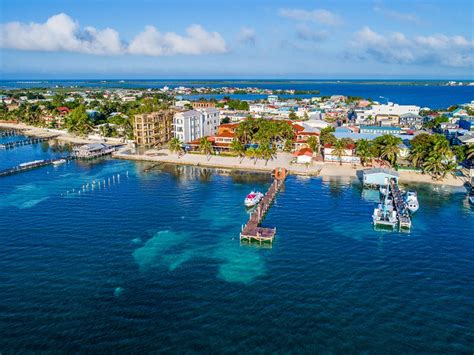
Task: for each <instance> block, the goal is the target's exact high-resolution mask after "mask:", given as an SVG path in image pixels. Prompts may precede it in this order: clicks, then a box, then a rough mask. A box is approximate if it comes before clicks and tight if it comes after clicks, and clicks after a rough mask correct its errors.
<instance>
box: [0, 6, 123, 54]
mask: <svg viewBox="0 0 474 355" xmlns="http://www.w3.org/2000/svg"><path fill="white" fill-rule="evenodd" d="M0 47H2V48H14V49H20V50H30V51H68V52H81V53H89V54H119V53H120V52H121V51H122V44H121V42H120V39H119V35H118V33H117V31H115V30H113V29H111V28H106V29H105V30H97V29H95V28H94V27H86V28H85V29H84V30H82V31H81V29H80V28H79V24H78V23H77V22H75V21H74V20H73V19H72V18H70V17H69V16H68V15H66V14H58V15H54V16H51V17H50V18H49V19H48V20H47V21H46V22H45V23H29V24H23V23H20V22H10V23H7V24H4V25H2V26H1V35H0Z"/></svg>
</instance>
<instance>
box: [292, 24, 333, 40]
mask: <svg viewBox="0 0 474 355" xmlns="http://www.w3.org/2000/svg"><path fill="white" fill-rule="evenodd" d="M296 36H297V37H298V38H299V39H302V40H305V41H312V42H321V41H324V40H325V39H327V38H328V37H329V32H328V31H325V30H320V31H317V30H313V29H311V28H310V27H308V26H299V27H298V28H297V29H296Z"/></svg>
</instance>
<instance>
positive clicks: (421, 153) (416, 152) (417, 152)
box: [408, 145, 427, 167]
mask: <svg viewBox="0 0 474 355" xmlns="http://www.w3.org/2000/svg"><path fill="white" fill-rule="evenodd" d="M426 154H427V152H426V151H425V150H424V148H423V146H421V145H419V146H416V147H415V148H412V149H411V150H410V155H409V156H408V160H410V161H411V163H412V164H413V165H414V166H416V167H419V166H422V165H423V163H424V160H425V157H426Z"/></svg>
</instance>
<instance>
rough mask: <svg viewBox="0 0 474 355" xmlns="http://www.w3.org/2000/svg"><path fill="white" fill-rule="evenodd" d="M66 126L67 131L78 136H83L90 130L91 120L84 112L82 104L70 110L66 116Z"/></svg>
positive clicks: (84, 108)
mask: <svg viewBox="0 0 474 355" xmlns="http://www.w3.org/2000/svg"><path fill="white" fill-rule="evenodd" d="M66 127H67V129H68V131H69V132H72V133H75V134H78V135H80V136H85V135H86V134H87V133H89V132H90V131H92V122H91V120H90V118H89V116H88V115H87V113H86V107H85V106H84V105H79V106H78V107H77V108H76V109H74V110H72V111H71V113H70V114H69V116H68V117H67V118H66Z"/></svg>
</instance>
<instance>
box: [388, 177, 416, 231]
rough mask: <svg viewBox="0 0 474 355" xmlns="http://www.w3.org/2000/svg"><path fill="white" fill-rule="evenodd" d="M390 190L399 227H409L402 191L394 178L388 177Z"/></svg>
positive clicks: (408, 214)
mask: <svg viewBox="0 0 474 355" xmlns="http://www.w3.org/2000/svg"><path fill="white" fill-rule="evenodd" d="M390 192H391V193H392V197H393V206H394V208H395V211H396V212H397V214H398V222H399V224H400V228H411V218H410V213H409V212H408V209H407V205H406V203H405V201H404V199H403V196H402V192H401V191H400V188H399V187H398V184H397V183H396V181H395V180H394V179H390Z"/></svg>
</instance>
